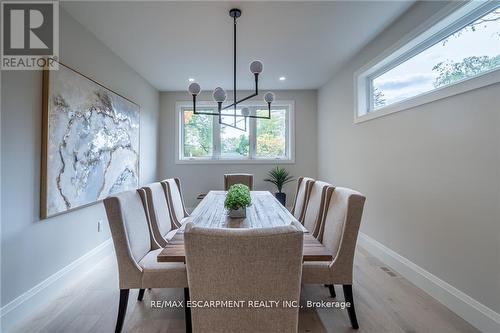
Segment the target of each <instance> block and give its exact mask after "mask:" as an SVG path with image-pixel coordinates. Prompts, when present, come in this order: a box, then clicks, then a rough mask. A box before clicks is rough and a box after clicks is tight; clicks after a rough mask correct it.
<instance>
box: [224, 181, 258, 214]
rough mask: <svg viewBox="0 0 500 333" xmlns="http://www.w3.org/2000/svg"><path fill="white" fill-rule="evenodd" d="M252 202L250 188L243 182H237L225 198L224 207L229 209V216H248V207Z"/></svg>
mask: <svg viewBox="0 0 500 333" xmlns="http://www.w3.org/2000/svg"><path fill="white" fill-rule="evenodd" d="M251 204H252V197H251V196H250V189H249V188H248V186H246V185H243V184H235V185H233V186H231V187H230V188H229V191H227V194H226V200H224V207H225V208H226V209H227V210H229V217H231V218H243V217H246V215H247V214H246V208H247V207H248V206H250V205H251Z"/></svg>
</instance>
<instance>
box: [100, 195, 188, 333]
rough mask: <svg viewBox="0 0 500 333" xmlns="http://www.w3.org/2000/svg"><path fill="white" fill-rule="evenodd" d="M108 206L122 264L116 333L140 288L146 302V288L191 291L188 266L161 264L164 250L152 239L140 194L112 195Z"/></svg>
mask: <svg viewBox="0 0 500 333" xmlns="http://www.w3.org/2000/svg"><path fill="white" fill-rule="evenodd" d="M104 207H105V208H106V214H107V216H108V221H109V226H110V229H111V236H112V238H113V243H114V246H115V252H116V259H117V261H118V277H119V287H120V304H119V307H118V318H117V320H116V330H115V332H120V331H121V328H122V325H123V320H124V318H125V313H126V311H127V301H128V295H129V291H130V289H135V288H137V289H139V297H138V300H139V301H142V297H143V295H144V289H146V288H187V286H188V285H187V277H186V267H185V265H184V264H183V263H159V262H157V260H156V257H157V256H158V254H159V253H160V251H161V250H162V249H161V247H160V246H159V245H158V243H156V241H155V240H154V238H152V236H151V235H152V233H150V231H149V223H148V219H147V216H146V211H145V209H144V208H145V207H144V203H143V200H142V199H141V197H140V195H139V193H138V191H136V190H133V191H127V192H122V193H119V194H116V195H113V196H110V197H108V198H106V199H104ZM185 290H187V289H185ZM186 322H187V321H186Z"/></svg>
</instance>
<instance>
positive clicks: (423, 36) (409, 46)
mask: <svg viewBox="0 0 500 333" xmlns="http://www.w3.org/2000/svg"><path fill="white" fill-rule="evenodd" d="M496 6H498V4H497V3H495V2H494V1H487V2H482V1H471V2H466V3H463V2H455V3H451V4H450V5H448V6H446V7H445V8H443V10H441V11H439V12H438V13H437V14H435V15H433V16H432V17H430V18H429V19H428V20H427V21H425V22H424V23H423V24H422V25H420V26H419V27H418V28H416V29H415V30H413V31H412V32H411V33H409V34H408V35H406V36H405V37H404V38H403V39H401V40H400V41H399V42H398V43H396V44H395V45H394V46H393V47H391V48H389V49H388V50H387V51H386V52H384V53H383V54H381V55H380V56H379V57H377V58H375V59H374V60H373V61H371V62H370V63H368V64H367V65H365V66H363V67H362V68H361V69H359V70H358V71H357V72H356V73H355V74H354V96H355V101H354V105H355V107H354V123H361V122H364V121H367V120H371V119H376V118H379V117H382V116H385V115H388V114H391V113H395V112H399V111H403V110H407V109H410V108H414V107H416V106H419V105H422V104H426V103H430V102H433V101H436V100H439V99H443V98H446V97H450V96H453V95H457V94H461V93H464V92H467V91H469V90H473V89H478V88H481V87H485V86H488V85H492V84H495V83H498V82H500V69H499V68H497V69H493V70H490V71H487V72H484V73H482V74H479V75H477V76H474V77H471V78H468V79H464V80H461V81H459V82H456V83H452V84H450V85H447V86H444V87H441V88H437V89H434V90H431V91H428V92H425V93H422V94H419V95H417V96H414V97H411V98H408V99H405V100H402V101H400V102H396V103H393V104H390V105H387V106H384V107H381V108H379V109H376V110H374V109H373V103H372V95H373V91H372V87H373V85H372V81H373V79H375V78H376V77H378V76H380V75H382V74H383V73H385V72H387V71H389V70H391V69H393V68H394V67H396V66H398V65H400V64H401V63H403V62H405V61H406V60H408V59H410V58H412V57H414V56H416V55H417V54H419V53H420V52H422V51H424V50H425V49H427V48H429V47H431V46H433V45H435V44H436V43H437V42H439V41H440V40H442V39H443V38H445V37H447V36H449V35H451V34H453V33H454V32H456V31H458V30H460V29H462V28H463V27H465V26H466V25H467V24H469V23H471V22H473V21H474V20H476V19H478V18H480V17H481V16H483V15H485V14H486V13H488V12H489V11H491V10H493V9H494V8H495V7H496Z"/></svg>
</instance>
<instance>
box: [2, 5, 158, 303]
mask: <svg viewBox="0 0 500 333" xmlns="http://www.w3.org/2000/svg"><path fill="white" fill-rule="evenodd" d="M60 19H61V20H60V45H61V47H60V49H61V54H60V56H61V60H62V62H63V63H65V64H66V65H68V66H70V67H72V68H75V69H77V70H78V71H80V72H81V73H84V74H85V75H87V76H89V77H91V78H93V79H95V80H96V81H98V82H100V83H102V84H103V85H105V86H107V87H109V88H111V89H112V90H114V91H116V92H118V93H120V94H122V95H123V96H126V97H128V98H130V99H132V100H133V101H135V102H137V103H138V104H140V105H141V138H140V139H141V151H140V154H141V164H140V172H141V174H140V180H141V182H142V183H147V182H151V181H153V180H155V179H156V160H157V151H158V142H157V138H158V118H159V93H158V91H157V90H156V89H154V88H153V87H152V86H151V85H150V84H149V83H147V82H146V81H145V80H144V79H143V78H142V77H140V76H139V75H138V74H137V73H136V72H135V71H133V70H132V69H131V68H130V67H129V66H127V65H126V64H125V62H123V61H122V60H121V59H120V58H119V57H118V56H117V55H116V54H114V53H112V52H111V51H110V50H109V49H108V48H107V47H106V46H105V45H104V44H102V43H101V42H99V41H98V40H97V39H96V38H95V37H94V36H93V35H92V34H90V32H88V31H87V30H85V28H83V27H82V26H81V25H80V24H78V23H77V22H76V21H75V20H73V19H72V18H71V17H70V16H69V15H68V14H67V13H66V12H65V11H64V10H62V9H61V14H60ZM1 80H2V81H1V83H2V90H1V92H2V104H1V107H2V109H1V126H2V127H1V129H2V132H1V139H2V140H1V147H2V151H1V159H2V170H1V184H2V189H1V191H2V201H1V203H2V212H1V218H2V220H1V228H2V236H1V247H2V251H1V265H2V266H1V268H2V269H1V289H2V295H1V296H2V297H1V304H2V306H4V305H5V304H6V303H8V302H10V301H12V300H13V299H14V298H16V297H18V296H19V295H21V294H23V293H24V292H26V291H27V290H28V289H30V288H32V287H33V286H34V285H36V284H38V283H39V282H41V281H42V280H44V279H46V278H47V277H49V276H51V275H52V274H54V273H55V272H56V271H58V270H60V269H61V268H63V267H65V266H67V265H68V264H70V263H71V262H73V261H74V260H75V259H77V258H79V257H81V256H82V255H84V254H85V253H87V252H89V251H90V250H92V249H93V248H95V247H96V246H98V245H99V244H101V243H103V242H104V241H105V240H106V239H108V238H109V237H110V234H109V229H108V225H107V219H106V214H105V211H104V208H103V206H102V204H95V205H93V206H90V207H87V208H82V209H78V210H76V211H73V212H70V213H66V214H62V215H60V216H57V217H54V218H49V219H46V220H42V221H41V220H40V218H39V196H40V139H41V126H42V124H41V114H42V108H41V106H42V75H41V73H40V72H39V71H5V72H2V78H1ZM100 219H101V220H102V221H103V227H104V230H103V231H102V232H100V233H98V232H97V221H98V220H100Z"/></svg>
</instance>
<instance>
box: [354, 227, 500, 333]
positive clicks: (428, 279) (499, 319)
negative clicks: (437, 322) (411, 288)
mask: <svg viewBox="0 0 500 333" xmlns="http://www.w3.org/2000/svg"><path fill="white" fill-rule="evenodd" d="M358 244H359V245H360V246H361V247H362V248H364V249H365V250H367V251H368V252H369V253H370V254H371V255H373V256H375V257H377V258H378V259H380V260H381V261H382V262H384V263H385V264H387V265H388V266H390V267H391V268H392V269H394V270H395V271H397V272H398V273H399V274H401V275H402V276H403V277H405V278H406V279H408V280H409V281H411V282H412V283H413V284H415V285H416V286H417V287H419V288H420V289H422V290H424V291H425V292H426V293H428V294H429V295H431V296H432V297H434V298H435V299H436V300H438V301H439V302H440V303H442V304H443V305H445V306H446V307H447V308H449V309H450V310H451V311H453V312H455V313H456V314H457V315H459V316H460V317H462V318H463V319H465V320H466V321H468V322H469V323H470V324H472V325H473V326H475V327H476V328H477V329H479V330H480V331H482V332H488V333H489V332H491V333H496V332H500V314H498V313H497V312H495V311H493V310H492V309H490V308H489V307H487V306H485V305H484V304H482V303H480V302H478V301H477V300H475V299H473V298H472V297H470V296H469V295H467V294H465V293H464V292H462V291H460V290H458V289H457V288H455V287H453V286H452V285H450V284H449V283H447V282H445V281H443V280H441V279H440V278H438V277H437V276H435V275H433V274H432V273H430V272H428V271H426V270H425V269H423V268H422V267H420V266H418V265H417V264H415V263H413V262H412V261H410V260H408V259H406V258H405V257H403V256H401V255H399V254H398V253H396V252H394V251H393V250H391V249H390V248H388V247H386V246H385V245H383V244H381V243H379V242H378V241H376V240H375V239H373V238H371V237H370V236H368V235H366V234H364V233H361V232H360V233H359V237H358Z"/></svg>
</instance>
